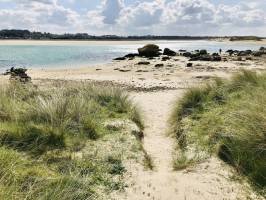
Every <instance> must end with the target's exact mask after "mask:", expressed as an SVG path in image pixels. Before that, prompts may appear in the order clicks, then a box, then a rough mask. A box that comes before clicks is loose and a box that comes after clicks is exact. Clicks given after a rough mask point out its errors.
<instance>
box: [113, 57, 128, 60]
mask: <svg viewBox="0 0 266 200" xmlns="http://www.w3.org/2000/svg"><path fill="white" fill-rule="evenodd" d="M126 59H127V58H126V57H118V58H115V59H114V60H126Z"/></svg>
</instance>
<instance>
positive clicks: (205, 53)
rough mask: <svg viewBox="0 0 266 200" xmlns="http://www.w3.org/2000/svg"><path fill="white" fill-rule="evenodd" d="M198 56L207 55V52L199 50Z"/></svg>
mask: <svg viewBox="0 0 266 200" xmlns="http://www.w3.org/2000/svg"><path fill="white" fill-rule="evenodd" d="M199 54H200V55H207V54H208V52H207V50H205V49H201V50H200V51H199Z"/></svg>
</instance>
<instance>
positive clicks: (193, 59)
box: [189, 55, 222, 61]
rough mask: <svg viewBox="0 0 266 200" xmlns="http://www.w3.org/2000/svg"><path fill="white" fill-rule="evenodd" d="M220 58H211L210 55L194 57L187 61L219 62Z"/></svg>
mask: <svg viewBox="0 0 266 200" xmlns="http://www.w3.org/2000/svg"><path fill="white" fill-rule="evenodd" d="M221 60H222V57H221V56H211V55H200V56H196V57H191V58H190V59H189V61H221Z"/></svg>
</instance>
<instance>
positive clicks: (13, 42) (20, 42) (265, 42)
mask: <svg viewBox="0 0 266 200" xmlns="http://www.w3.org/2000/svg"><path fill="white" fill-rule="evenodd" d="M169 41H170V42H178V41H215V42H224V43H246V44H258V45H262V46H263V45H264V46H265V45H266V39H262V40H261V41H253V40H240V41H230V40H229V39H220V38H219V39H201V40H185V39H184V40H181V39H180V40H166V39H164V40H162V39H161V40H158V39H157V40H156V39H154V40H152V39H149V40H54V39H52V40H30V39H0V46H1V45H28V44H33V45H58V43H60V44H64V45H76V44H79V45H109V44H110V45H130V44H135V45H144V44H147V43H157V42H158V43H164V42H169Z"/></svg>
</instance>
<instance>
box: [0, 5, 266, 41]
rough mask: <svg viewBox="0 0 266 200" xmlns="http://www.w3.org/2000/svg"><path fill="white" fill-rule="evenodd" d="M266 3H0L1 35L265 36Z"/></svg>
mask: <svg viewBox="0 0 266 200" xmlns="http://www.w3.org/2000/svg"><path fill="white" fill-rule="evenodd" d="M265 10H266V0H0V29H29V30H31V31H42V32H52V33H66V32H68V33H77V32H84V33H89V34H92V35H106V34H108V35H111V34H116V35H122V36H125V35H192V36H195V35H197V36H202V35H215V36H218V35H220V36H224V35H258V36H266V12H265Z"/></svg>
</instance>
